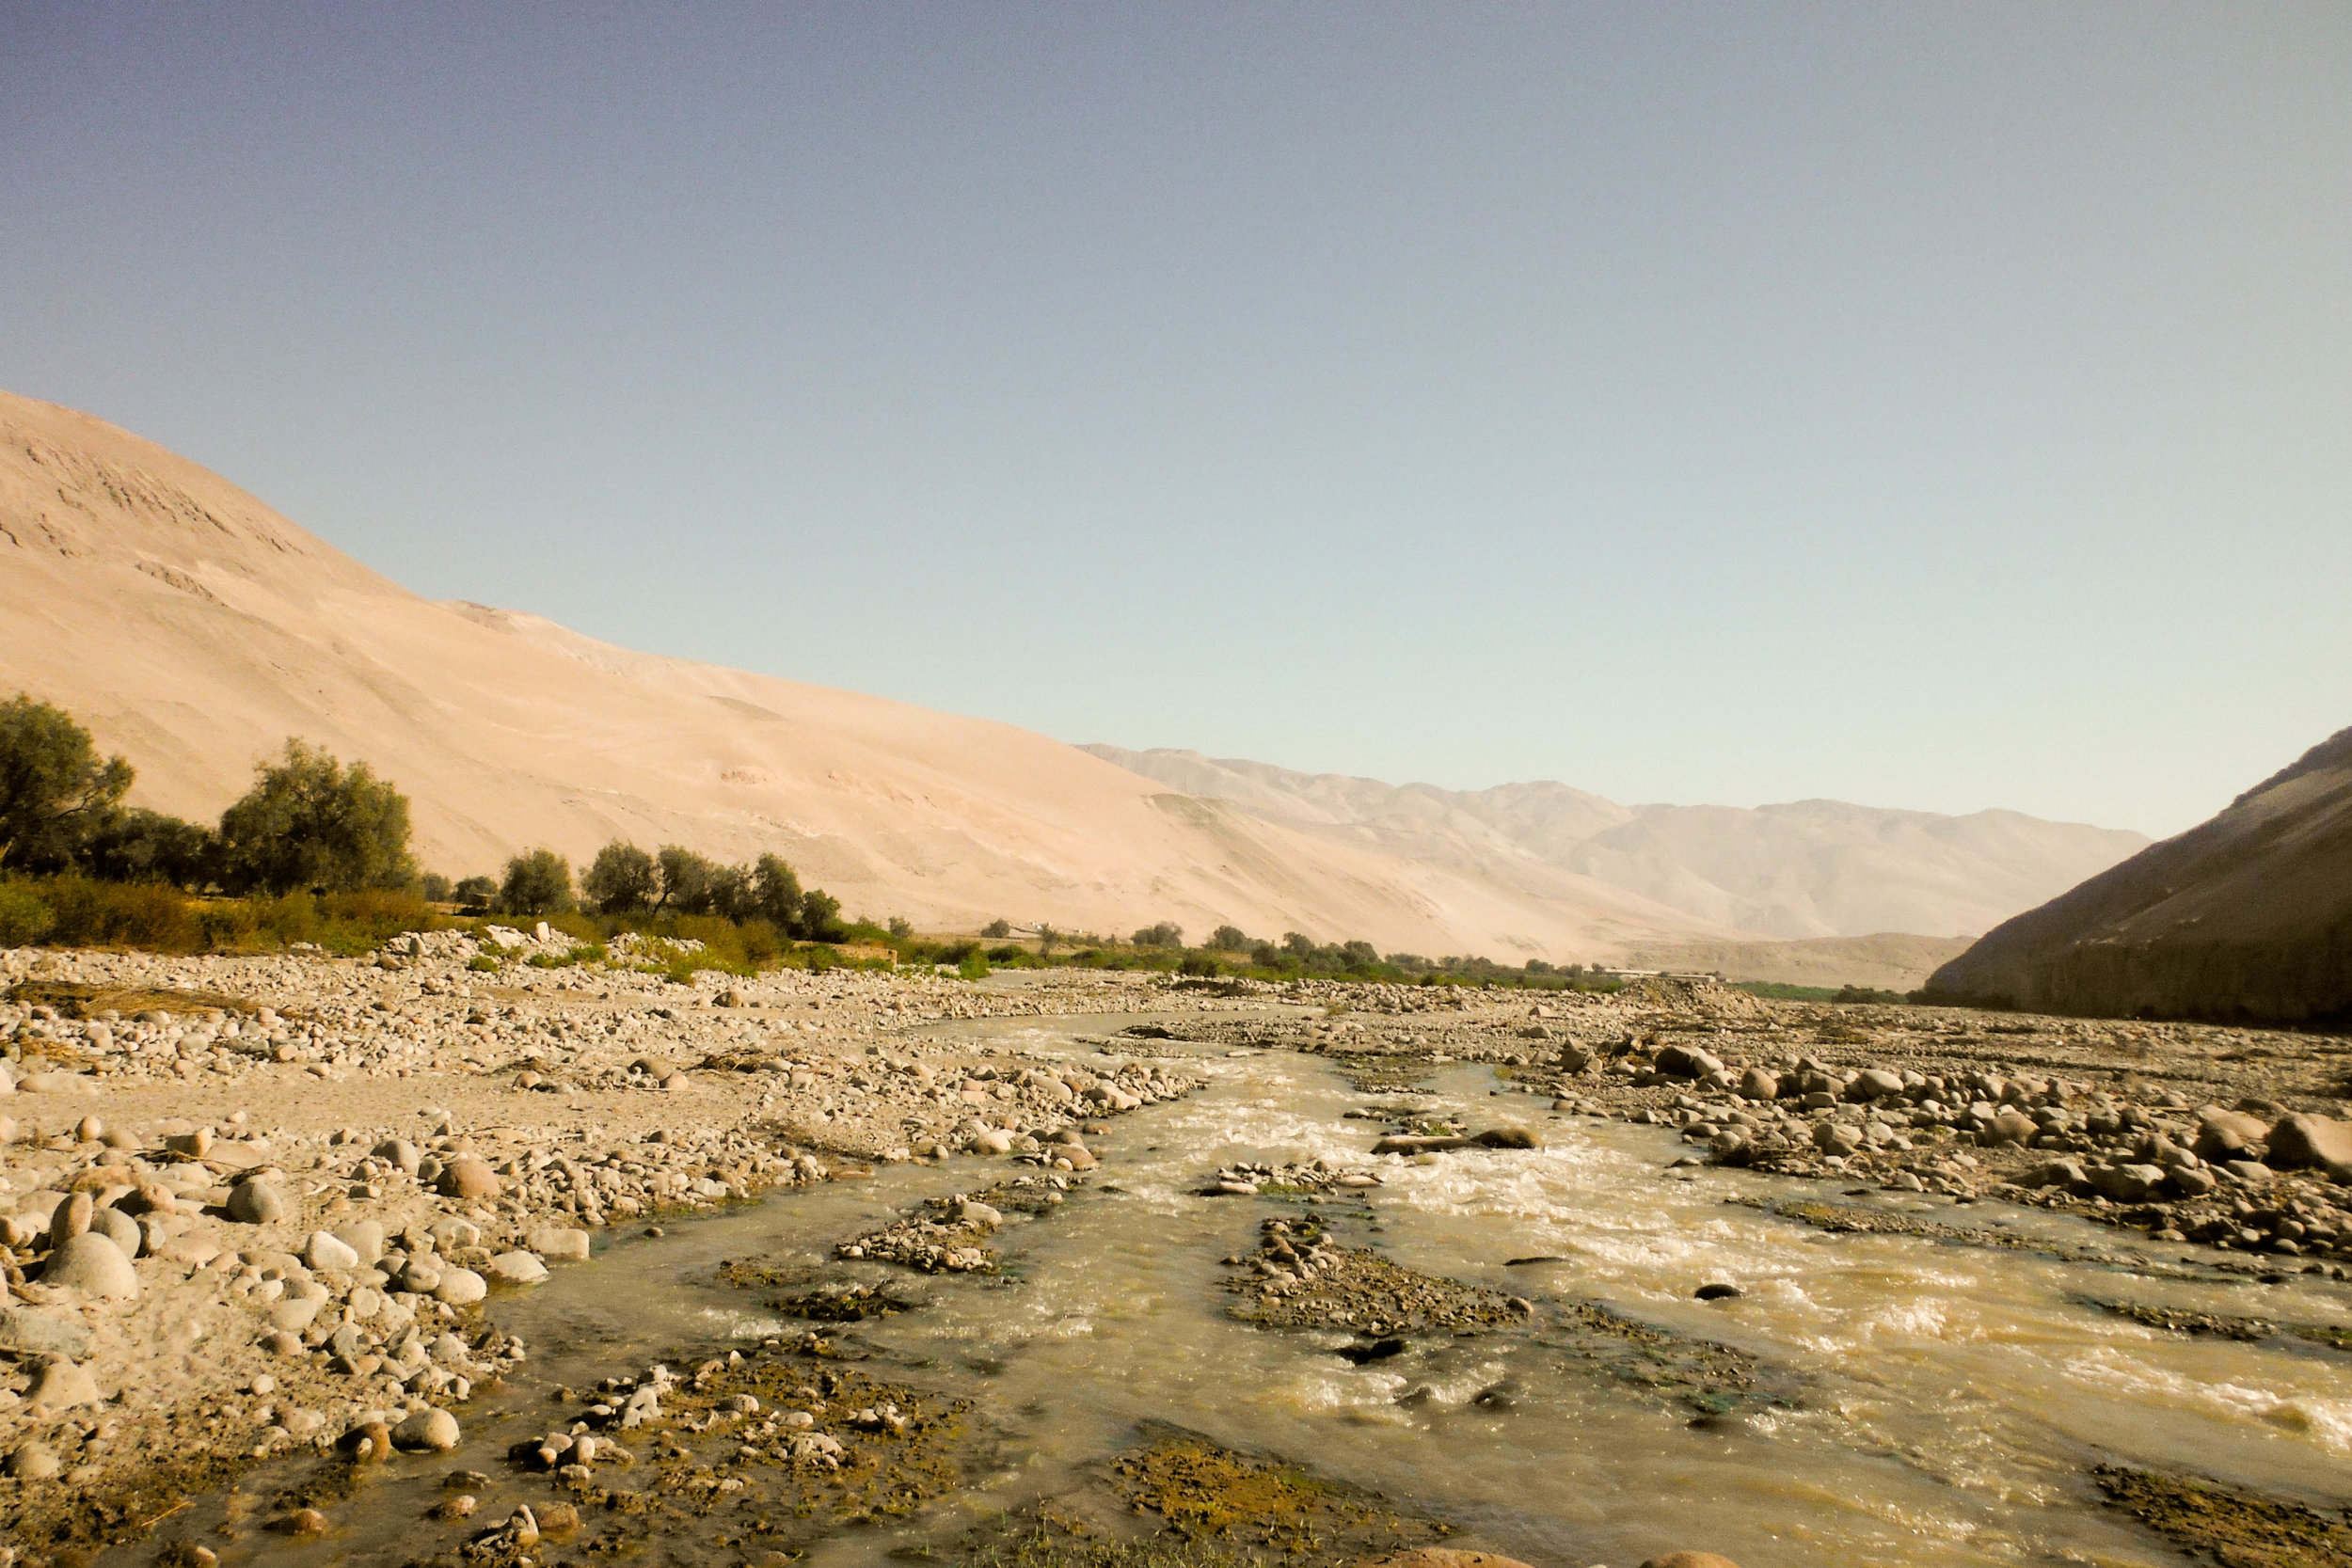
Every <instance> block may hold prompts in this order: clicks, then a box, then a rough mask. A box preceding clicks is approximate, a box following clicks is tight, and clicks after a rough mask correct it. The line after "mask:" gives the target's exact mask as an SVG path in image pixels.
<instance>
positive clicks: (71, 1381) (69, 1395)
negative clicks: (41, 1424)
mask: <svg viewBox="0 0 2352 1568" xmlns="http://www.w3.org/2000/svg"><path fill="white" fill-rule="evenodd" d="M101 1398H102V1396H101V1395H100V1394H99V1392H98V1380H97V1379H95V1378H93V1377H91V1376H90V1374H89V1370H88V1369H87V1368H86V1367H78V1366H76V1365H74V1364H73V1363H72V1362H71V1361H68V1360H66V1359H65V1358H64V1357H63V1356H56V1357H53V1358H52V1359H51V1360H50V1361H49V1363H48V1365H46V1366H44V1367H42V1368H41V1370H40V1376H39V1377H38V1378H37V1379H36V1380H35V1381H34V1383H33V1391H32V1392H31V1393H30V1394H28V1395H26V1396H25V1401H24V1402H25V1403H26V1405H28V1406H29V1407H30V1408H32V1409H34V1410H78V1409H80V1408H82V1407H83V1406H84V1405H90V1404H97V1403H99V1402H101Z"/></svg>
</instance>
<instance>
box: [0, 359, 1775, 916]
mask: <svg viewBox="0 0 2352 1568" xmlns="http://www.w3.org/2000/svg"><path fill="white" fill-rule="evenodd" d="M0 584H5V588H6V592H5V593H4V594H0V688H5V689H9V690H13V689H20V688H21V689H26V690H29V691H32V692H33V693H35V694H36V695H39V696H40V697H43V698H46V699H48V700H50V701H53V702H56V703H59V704H62V705H65V706H66V707H68V708H70V709H72V711H73V712H75V713H76V714H78V715H79V716H81V717H82V719H83V720H84V721H85V722H87V723H88V724H89V725H90V726H91V727H92V728H93V729H94V730H95V731H96V732H97V734H98V736H99V737H100V739H101V741H102V742H103V744H104V745H105V746H106V747H108V748H109V749H114V750H119V751H121V752H124V753H125V754H127V755H128V756H129V757H130V759H131V760H132V761H133V763H135V765H136V766H137V768H138V769H139V784H138V788H137V790H136V791H135V795H134V799H135V800H138V801H140V802H142V803H146V804H150V805H152V806H155V807H157V808H159V809H162V810H166V811H171V812H175V813H180V814H183V815H186V816H195V817H199V818H210V817H211V816H215V815H216V814H217V813H218V812H219V811H220V809H221V807H222V806H223V805H225V804H226V803H227V802H228V801H229V800H231V799H233V798H234V797H235V796H236V795H237V794H238V793H239V792H240V791H242V790H243V788H244V787H245V785H246V783H247V781H248V779H249V776H250V769H251V767H252V764H253V762H254V760H255V759H256V758H258V757H261V756H262V755H264V754H267V753H271V752H275V751H276V750H277V748H278V745H279V744H280V743H281V742H282V740H283V739H284V737H285V736H288V735H299V736H306V737H308V738H310V739H311V740H314V741H317V742H320V743H322V744H324V745H326V746H327V747H328V748H330V749H331V750H333V751H335V752H338V753H340V754H342V755H343V756H345V757H364V758H366V759H368V760H369V761H371V762H372V763H373V764H374V765H375V767H376V768H378V770H379V771H381V772H382V773H383V774H384V775H386V776H387V777H389V778H390V779H391V780H393V781H394V782H395V783H397V784H399V785H400V786H401V787H402V788H403V789H404V790H405V791H406V792H407V793H408V794H409V796H410V797H411V799H412V800H413V801H414V804H415V818H416V824H417V831H418V847H419V850H420V852H421V858H422V860H423V861H424V862H425V863H427V864H429V865H432V866H434V867H436V868H437V869H441V870H444V871H447V872H450V873H452V874H464V873H468V872H473V871H485V870H493V869H495V868H496V866H497V865H498V864H499V863H501V861H502V859H503V858H504V857H505V856H506V855H507V854H509V853H511V852H512V851H514V850H515V849H516V848H518V847H524V846H527V845H534V844H548V845H551V846H553V847H556V848H557V849H559V850H562V851H564V853H566V854H568V855H570V856H572V857H573V858H574V859H575V861H578V860H580V859H581V858H583V857H585V856H586V855H588V854H590V853H592V852H593V851H594V849H595V847H596V846H597V845H598V844H600V843H602V842H604V841H605V840H606V839H608V838H611V837H613V836H615V835H620V836H628V837H633V838H635V839H636V840H638V841H639V842H641V843H644V844H646V845H653V844H658V843H665V842H676V843H683V844H687V845H690V846H692V847H696V848H699V849H702V850H704V851H706V852H707V853H711V854H715V855H721V856H725V857H729V858H737V857H744V856H749V855H752V854H754V853H756V852H758V851H760V850H765V849H773V850H775V851H777V852H779V853H781V854H783V855H785V856H786V857H787V859H789V860H791V861H792V862H793V863H796V864H798V865H800V866H801V867H803V871H804V873H805V875H806V876H807V877H808V878H809V879H812V880H814V881H816V882H818V883H820V884H822V885H824V886H826V887H827V888H829V889H831V890H832V891H833V892H834V893H835V894H836V895H840V896H841V897H842V898H843V900H844V901H845V903H846V905H847V906H848V908H849V909H850V911H853V912H864V913H868V914H872V915H876V916H881V915H885V914H892V913H901V914H905V915H907V916H908V917H910V918H912V919H914V921H915V922H916V923H917V924H918V925H920V926H924V927H931V928H941V929H967V930H968V929H972V928H975V927H977V925H978V924H980V923H982V922H984V921H986V920H989V919H991V918H993V917H996V916H1000V915H1001V916H1004V917H1006V918H1009V919H1011V920H1015V921H1021V922H1035V921H1051V922H1053V923H1055V924H1057V925H1058V926H1061V927H1065V928H1083V929H1096V930H1124V929H1129V928H1132V927H1134V926H1136V925H1140V924H1143V923H1146V922H1148V921H1152V920H1157V919H1161V918H1168V919H1173V920H1176V921H1178V922H1180V923H1182V924H1183V925H1184V926H1185V927H1187V928H1188V929H1190V930H1192V931H1194V932H1196V933H1199V932H1204V931H1206V930H1207V929H1209V928H1211V927H1214V926H1216V925H1217V924H1219V923H1220V922H1227V921H1230V922H1232V923H1233V924H1235V925H1238V926H1240V927H1243V928H1244V929H1246V930H1248V931H1250V932H1251V933H1253V934H1261V935H1268V936H1274V935H1279V933H1281V932H1282V931H1284V930H1289V929H1296V930H1301V931H1305V932H1307V933H1308V934H1310V935H1311V936H1314V937H1316V938H1318V939H1319V940H1336V939H1340V938H1345V937H1363V938H1366V939H1368V940H1370V941H1372V942H1375V944H1377V945H1378V946H1380V947H1381V948H1383V949H1384V950H1387V949H1396V948H1408V949H1412V950H1414V951H1419V952H1426V953H1444V952H1477V953H1485V954H1488V955H1491V956H1493V957H1496V958H1506V959H1516V958H1521V957H1545V958H1553V959H1557V960H1567V959H1577V958H1583V959H1590V958H1603V957H1606V956H1608V955H1610V954H1612V953H1613V952H1614V951H1615V950H1616V949H1617V948H1618V947H1620V946H1621V945H1623V944H1624V943H1627V942H1641V941H1652V940H1658V939H1662V938H1668V937H1675V938H1694V939H1728V938H1730V937H1732V936H1733V935H1734V933H1733V932H1731V931H1729V930H1728V929H1725V928H1724V927H1718V926H1716V925H1714V924H1713V923H1711V922H1708V921H1705V920H1693V919H1692V918H1691V917H1689V916H1688V915H1685V914H1683V913H1680V912H1677V911H1672V910H1668V909H1665V908H1662V907H1661V906H1659V905H1656V904H1654V903H1652V902H1650V901H1648V900H1646V899H1645V898H1644V897H1642V896H1640V895H1636V894H1632V893H1629V892H1626V891H1624V890H1622V889H1619V888H1615V887H1612V886H1609V885H1607V884H1605V883H1603V882H1600V881H1597V880H1595V879H1590V878H1585V877H1581V876H1578V875H1575V874H1573V873H1568V872H1562V873H1558V874H1556V875H1553V876H1550V877H1549V878H1548V879H1545V880H1543V881H1542V882H1541V883H1540V884H1530V883H1528V882H1527V881H1526V880H1525V879H1519V878H1503V877H1496V876H1493V875H1490V874H1488V873H1487V872H1486V871H1485V870H1483V869H1482V868H1481V867H1480V866H1478V865H1477V864H1475V863H1462V864H1449V863H1442V862H1439V861H1433V860H1416V859H1408V858H1405V857H1402V856H1399V855H1396V854H1393V853H1391V852H1389V851H1387V850H1386V849H1385V848H1384V847H1382V846H1381V845H1379V844H1378V843H1376V842H1375V843H1366V844H1347V843H1341V842H1335V841H1333V840H1331V839H1329V838H1327V837H1322V836H1317V835H1315V834H1312V833H1309V832H1301V831H1299V830H1298V829H1297V828H1296V827H1295V826H1293V825H1289V824H1285V823H1281V822H1276V821H1270V820H1268V819H1267V818H1265V817H1264V816H1260V815H1257V814H1253V813H1252V812H1249V811H1247V810H1244V809H1241V808H1240V807H1239V806H1237V805H1234V804H1232V803H1231V802H1227V801H1221V800H1207V799H1201V798H1198V797H1194V796H1189V795H1184V794H1180V793H1177V792H1175V791H1171V790H1170V789H1169V788H1168V786H1166V785H1165V784H1155V783H1152V782H1151V781H1149V780H1146V779H1143V778H1140V777H1138V776H1137V775H1136V774H1135V773H1133V772H1130V771H1128V770H1126V769H1124V768H1118V767H1115V766H1113V765H1111V764H1110V763H1107V762H1104V761H1102V760H1100V759H1098V758H1096V757H1092V756H1089V755H1088V754H1087V753H1085V752H1081V751H1079V750H1077V749H1076V748H1074V747H1071V746H1068V745H1065V744H1063V743H1061V742H1059V741H1057V740H1053V739H1050V738H1048V737H1046V736H1040V735H1035V734H1031V733H1029V732H1026V731H1024V730H1020V729H1017V728H1014V727H1012V726H1010V725H1006V724H998V723H992V722H988V721H981V720H976V719H964V718H958V717H955V716H953V715H949V714H943V713H933V712H929V711H926V710H924V709H920V708H915V707H911V706H908V705H903V704H898V703H892V702H886V701H883V700H881V699H879V698H874V697H867V696H861V695H858V694H855V693H852V692H847V691H836V690H831V689H824V688H821V687H814V686H806V685H802V684H800V683H797V682H792V681H786V680H778V679H774V678H771V677H768V676H763V675H755V674H750V673H744V672H741V671H735V670H726V669H721V668H718V667H716V666H712V665H707V664H697V663H692V662H690V661H686V660H681V659H674V658H666V657H660V656H657V655H650V654H641V653H633V652H630V651H629V650H627V649H623V648H616V647H612V646H610V645H608V644H605V643H601V642H598V641H595V640H593V639H591V638H586V637H582V636H580V634H578V633H576V632H572V631H569V630H566V629H565V628H564V627H562V626H556V625H554V624H553V623H551V622H548V621H545V620H542V619H539V618H537V617H534V616H529V615H522V614H516V613H514V612H510V611H504V610H492V609H486V608H484V607H482V606H478V605H469V604H437V603H434V602H431V601H428V600H426V599H423V598H421V597H419V596H418V595H416V594H411V593H409V592H408V591H406V590H405V589H403V588H401V587H400V586H399V585H398V584H396V583H393V582H391V581H389V580H388V579H386V578H383V577H380V576H378V575H377V574H375V573H373V572H372V571H370V570H368V569H367V568H366V567H364V566H362V565H361V564H359V563H358V562H356V561H354V560H352V559H351V558H349V557H347V556H345V555H343V554H342V553H341V552H340V551H338V550H336V549H334V548H332V547H331V546H327V545H326V544H325V543H324V542H322V541H320V540H318V539H316V538H314V537H312V536H311V535H310V534H308V533H306V532H304V531H302V530H301V529H299V528H297V527H296V526H294V524H293V523H291V522H289V521H288V520H286V519H285V518H284V517H281V516H279V515H278V514H276V513H274V512H272V511H271V510H270V509H269V508H268V507H266V506H264V505H262V503H261V502H260V501H258V500H256V499H254V498H252V497H251V496H248V495H246V494H245V493H244V492H243V491H241V490H239V489H237V488H236V487H235V486H233V485H231V484H230V483H227V482H226V481H224V480H222V479H220V478H219V477H217V476H215V475H214V474H212V473H210V472H207V471H206V470H205V469H203V468H201V467H198V466H197V465H195V464H193V463H190V462H188V461H186V460H185V459H183V458H180V457H177V456H175V455H173V454H172V453H170V452H168V451H164V450H163V449H161V448H159V447H157V446H155V445H153V444H152V443H151V442H147V441H144V440H141V439H139V438H137V437H135V436H131V435H129V434H127V433H125V432H123V431H121V430H119V429H117V428H115V427H113V426H111V425H108V424H106V423H104V422H103V421H102V420H97V419H94V418H91V417H90V416H87V415H84V414H78V413H74V412H72V411H71V410H68V409H64V408H59V407H56V406H55V405H53V404H42V403H37V402H33V401H31V400H28V399H24V398H17V397H8V396H5V395H0Z"/></svg>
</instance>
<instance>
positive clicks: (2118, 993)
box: [1929, 729, 2352, 1023]
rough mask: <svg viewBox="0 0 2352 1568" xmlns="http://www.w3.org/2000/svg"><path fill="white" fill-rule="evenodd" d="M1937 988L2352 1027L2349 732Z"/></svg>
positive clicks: (1938, 980) (2009, 931) (2021, 928)
mask: <svg viewBox="0 0 2352 1568" xmlns="http://www.w3.org/2000/svg"><path fill="white" fill-rule="evenodd" d="M1929 986H1930V989H1931V990H1932V991H1934V992H1935V993H1936V994H1938V995H1939V996H1941V997H1946V998H1950V999H1955V1000H1959V999H1967V1000H1972V1001H1979V1002H1985V1003H1991V1004H1994V1005H1999V1006H2020V1007H2028V1008H2034V1009H2039V1010H2047V1011H2054V1012H2081V1013H2098V1014H2107V1015H2118V1016H2126V1017H2128V1016H2134V1015H2139V1014H2148V1015H2153V1016H2158V1017H2176V1018H2177V1017H2187V1018H2208V1019H2221V1020H2231V1021H2238V1020H2243V1021H2247V1022H2267V1023H2310V1022H2344V1021H2346V1020H2352V729H2344V730H2340V731H2338V732H2337V733H2336V734H2335V735H2333V736H2329V737H2328V739H2326V740H2324V741H2322V742H2320V744H2318V745H2317V746H2314V747H2312V749H2311V750H2310V751H2308V752H2305V753H2304V754H2303V755H2302V756H2301V757H2299V758H2297V759H2296V762H2295V763H2293V764H2292V765H2291V766H2289V767H2287V768H2284V769H2282V770H2281V771H2280V772H2278V773H2275V774H2273V775H2272V776H2271V777H2270V778H2268V779H2265V781H2264V782H2263V783H2261V784H2257V785H2255V786H2254V787H2253V788H2252V789H2250V790H2249V791H2247V792H2246V793H2245V794H2243V795H2241V796H2239V797H2238V798H2237V799H2236V800H2233V801H2232V802H2231V803H2230V805H2229V806H2228V807H2226V808H2225V809H2223V810H2222V811H2221V812H2220V813H2219V814H2218V815H2217V816H2214V817H2213V818H2212V819H2211V820H2210V821H2207V822H2204V823H2202V824H2201V825H2199V826H2198V827H2195V828H2192V829H2190V830H2189V831H2188V832H2185V833H2182V834H2180V835H2179V836H2178V837H2175V838H2169V839H2166V840H2165V841H2164V842H2163V843H2161V844H2156V845H2153V846H2151V847H2148V848H2147V849H2144V850H2142V851H2141V852H2140V853H2138V854H2137V855H2135V856H2133V857H2132V858H2131V859H2130V860H2128V861H2125V862H2124V863H2122V864H2121V865H2118V866H2115V867H2113V868H2112V869H2110V870H2108V871H2106V873H2104V874H2103V875H2101V876H2098V877H2094V878H2092V879H2090V880H2089V881H2087V882H2085V883H2083V885H2082V886H2080V887H2077V888H2075V889H2074V890H2073V891H2072V892H2069V893H2067V894H2065V895H2062V896H2060V897H2058V898H2054V899H2052V900H2051V901H2050V902H2048V903H2046V904H2044V905H2042V907H2041V908H2039V909H2036V910H2031V911H2027V912H2026V913H2024V914H2021V915H2019V916H2018V917H2017V918H2016V919H2014V920H2011V921H2009V922H2007V923H2006V924H2004V925H2002V926H2000V927H1997V928H1995V929H1994V930H1993V931H1991V932H1989V933H1987V934H1986V936H1985V938H1984V940H1983V941H1981V942H1978V943H1977V944H1976V945H1975V946H1973V947H1971V948H1970V949H1969V950H1968V951H1967V952H1966V953H1964V954H1963V955H1962V956H1961V957H1959V958H1955V959H1953V960H1952V961H1951V962H1950V963H1947V964H1946V965H1945V966H1944V967H1943V968H1941V969H1939V970H1937V971H1936V973H1935V974H1934V976H1933V978H1932V979H1931V981H1930V982H1929Z"/></svg>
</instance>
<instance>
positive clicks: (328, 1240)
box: [302, 1230, 359, 1274]
mask: <svg viewBox="0 0 2352 1568" xmlns="http://www.w3.org/2000/svg"><path fill="white" fill-rule="evenodd" d="M302 1260H303V1261H304V1262H305V1263H308V1264H309V1265H310V1267H312V1268H314V1269H322V1270H336V1271H340V1272H342V1273H345V1274H348V1273H350V1272H351V1271H352V1270H353V1269H356V1268H358V1266H359V1249H358V1248H357V1247H355V1246H353V1245H352V1244H351V1243H349V1242H345V1241H342V1240H340V1239H338V1238H337V1237H334V1236H330V1235H328V1234H327V1233H326V1231H324V1230H313V1231H311V1232H310V1244H309V1245H308V1246H305V1247H304V1248H303V1249H302Z"/></svg>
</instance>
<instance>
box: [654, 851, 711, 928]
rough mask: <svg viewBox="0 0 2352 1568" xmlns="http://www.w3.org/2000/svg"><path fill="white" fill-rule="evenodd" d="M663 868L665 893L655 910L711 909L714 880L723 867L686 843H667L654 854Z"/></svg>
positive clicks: (698, 911) (704, 911)
mask: <svg viewBox="0 0 2352 1568" xmlns="http://www.w3.org/2000/svg"><path fill="white" fill-rule="evenodd" d="M654 860H655V861H656V863H658V864H659V865H660V868H661V896H660V899H658V900H657V901H656V902H655V904H654V910H655V911H656V912H659V911H662V910H675V911H678V912H679V913H680V914H708V913H709V912H710V897H711V879H712V878H713V876H714V875H715V874H716V873H717V871H718V869H719V867H718V866H717V865H716V864H715V863H712V862H711V861H710V860H708V859H707V858H706V857H704V856H701V855H698V854H696V853H694V851H693V850H691V849H689V848H687V847H685V846H684V845H682V844H665V845H663V846H662V847H661V851H660V854H658V855H656V856H655V857H654Z"/></svg>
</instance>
